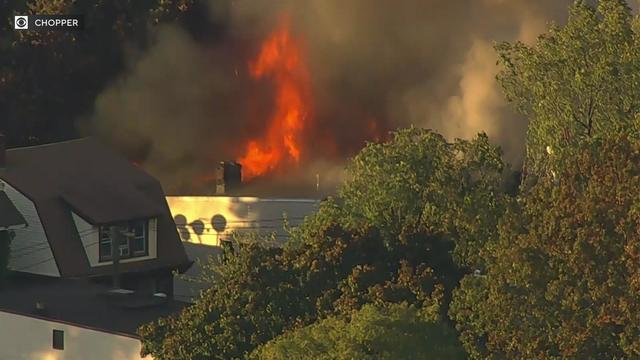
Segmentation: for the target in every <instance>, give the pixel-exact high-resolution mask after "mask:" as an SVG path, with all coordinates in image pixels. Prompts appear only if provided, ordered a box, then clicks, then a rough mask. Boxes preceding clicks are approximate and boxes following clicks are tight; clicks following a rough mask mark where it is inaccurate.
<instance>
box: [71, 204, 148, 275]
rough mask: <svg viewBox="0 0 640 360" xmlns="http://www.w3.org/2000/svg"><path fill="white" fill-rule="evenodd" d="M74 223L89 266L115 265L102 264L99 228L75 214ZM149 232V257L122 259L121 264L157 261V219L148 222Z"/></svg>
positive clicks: (107, 262)
mask: <svg viewBox="0 0 640 360" xmlns="http://www.w3.org/2000/svg"><path fill="white" fill-rule="evenodd" d="M72 215H73V222H74V223H75V224H76V230H77V231H78V234H79V235H80V239H81V240H82V247H83V248H84V251H85V253H86V254H87V259H88V260H89V265H91V267H97V266H105V265H111V264H113V262H112V261H105V262H100V245H99V244H98V241H99V238H100V232H99V227H98V226H94V225H92V224H89V223H88V222H87V221H86V220H84V219H83V218H82V217H81V216H79V215H78V214H76V213H73V214H72ZM148 225H149V227H148V231H149V234H148V236H149V244H148V245H149V249H148V253H149V255H147V256H141V257H136V258H130V259H122V260H120V262H121V263H129V262H134V261H142V260H148V259H155V258H157V257H158V221H157V219H150V220H149V222H148Z"/></svg>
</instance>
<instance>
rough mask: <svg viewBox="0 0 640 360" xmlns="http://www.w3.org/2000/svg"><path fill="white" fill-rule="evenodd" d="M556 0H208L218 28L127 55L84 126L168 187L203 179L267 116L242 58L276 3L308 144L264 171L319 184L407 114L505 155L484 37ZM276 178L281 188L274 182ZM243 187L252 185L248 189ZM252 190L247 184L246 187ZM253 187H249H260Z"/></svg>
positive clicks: (170, 32)
mask: <svg viewBox="0 0 640 360" xmlns="http://www.w3.org/2000/svg"><path fill="white" fill-rule="evenodd" d="M569 3H570V1H569V0H544V1H528V0H449V1H436V0H399V1H377V2H374V1H370V0H350V1H341V0H309V1H299V0H278V1H276V0H235V1H230V2H220V1H215V2H212V4H211V6H210V9H209V10H210V14H209V15H210V17H211V18H212V19H214V21H218V22H220V23H224V24H226V27H225V29H224V36H223V38H222V39H218V40H216V41H212V42H203V41H196V40H194V39H193V38H192V37H191V36H190V35H188V34H187V32H186V31H185V30H183V29H182V28H181V27H179V26H178V25H170V26H164V27H162V28H160V29H159V30H158V31H157V34H156V37H155V43H154V45H153V46H152V47H151V48H150V49H149V50H148V51H146V52H144V53H141V54H136V55H132V56H131V59H130V67H129V69H128V71H127V72H126V73H125V74H124V75H123V76H122V77H121V78H120V79H118V80H117V81H115V82H114V83H113V84H112V85H111V86H109V87H108V89H106V90H105V91H104V93H103V94H101V95H100V96H99V98H98V99H97V101H96V112H95V115H94V117H93V119H92V124H93V126H92V129H91V131H92V132H94V133H97V134H99V135H100V136H102V137H103V138H105V139H107V141H109V142H111V143H113V144H115V145H116V146H117V147H118V148H120V149H122V150H123V152H125V153H126V154H128V155H129V156H131V157H132V158H136V159H138V160H140V161H142V162H143V165H144V166H145V168H147V169H148V170H149V171H150V172H151V173H152V174H154V175H156V176H157V177H159V178H160V180H161V181H162V182H163V184H164V186H165V189H166V190H167V191H168V192H171V193H178V192H182V193H184V192H199V191H201V190H202V189H199V188H198V187H199V186H200V185H202V186H203V188H207V186H209V185H208V183H207V179H208V178H209V177H210V176H211V175H212V174H213V169H214V165H215V163H216V162H217V161H220V160H225V159H235V158H237V157H239V156H240V155H242V153H243V151H244V149H245V148H244V144H245V141H246V140H247V139H248V138H250V137H254V136H257V135H259V134H260V133H261V132H262V131H263V130H264V126H265V122H266V121H267V119H268V118H269V114H270V106H271V103H270V101H271V97H270V94H271V90H270V84H268V83H264V82H258V83H257V82H255V81H253V80H251V79H250V78H249V76H248V73H247V72H248V69H247V61H249V60H250V59H252V58H253V57H254V56H255V54H256V53H257V52H258V45H259V43H260V41H262V40H263V39H264V37H265V36H266V35H267V34H268V33H269V32H270V30H271V29H273V28H274V27H275V26H276V24H277V22H278V21H279V19H280V18H281V16H282V14H289V16H290V18H291V20H292V32H293V34H294V36H296V37H297V38H298V39H300V41H301V43H302V44H303V47H304V49H305V53H306V58H307V61H308V66H309V70H310V72H311V76H312V88H313V95H314V102H315V103H314V109H315V117H314V125H313V129H312V130H310V133H311V134H313V135H312V136H310V139H308V141H309V142H312V143H313V146H310V147H309V149H308V150H307V152H306V154H303V158H304V159H305V162H304V163H305V164H308V166H303V167H301V168H296V169H281V170H280V172H278V173H276V174H274V178H275V179H276V180H275V181H274V182H281V183H287V184H291V183H296V182H300V183H304V184H308V185H309V186H310V187H311V188H315V186H316V185H317V184H316V182H317V177H318V176H317V174H320V173H322V174H320V177H321V179H322V183H323V186H328V185H327V184H331V183H332V182H336V181H338V180H339V179H340V178H341V176H340V171H339V170H336V169H339V168H340V167H341V166H342V165H343V164H344V161H345V159H347V158H348V157H350V156H352V155H353V154H354V153H355V152H357V151H358V149H360V148H361V147H362V146H363V145H364V142H365V141H366V140H369V139H372V138H373V137H374V135H375V134H372V133H371V131H370V123H371V122H372V121H375V123H376V127H377V129H378V131H379V132H385V131H388V130H391V129H394V128H397V127H404V126H408V125H411V124H413V125H416V126H422V127H427V128H433V129H435V130H437V131H440V132H442V133H443V134H444V135H445V136H447V137H449V138H454V137H461V138H469V137H472V136H474V135H475V134H476V133H477V132H479V131H485V132H487V133H488V134H489V136H490V137H491V138H492V139H493V140H494V141H495V142H496V143H497V144H500V145H501V146H502V147H503V149H504V150H505V153H506V156H507V159H508V160H509V161H510V162H512V163H515V164H517V163H518V161H519V159H520V158H521V154H522V151H523V139H524V130H525V128H526V123H525V121H524V120H523V119H521V118H519V117H518V116H516V115H514V114H513V112H512V111H511V110H510V108H509V107H508V106H507V104H505V101H504V100H503V97H502V94H501V92H500V89H499V88H498V86H497V84H496V82H495V75H496V72H497V67H496V56H495V53H494V51H493V48H492V44H493V42H494V41H502V40H508V41H515V40H521V41H524V42H526V43H532V42H533V41H535V39H536V37H537V36H538V35H539V34H540V33H541V32H543V31H544V30H545V29H546V28H547V26H548V23H549V22H551V21H554V22H560V23H561V22H563V21H564V19H565V18H566V15H567V7H568V5H569ZM287 187H289V186H287ZM255 189H264V186H263V187H260V186H256V187H255ZM256 191H258V190H256ZM260 191H261V190H260Z"/></svg>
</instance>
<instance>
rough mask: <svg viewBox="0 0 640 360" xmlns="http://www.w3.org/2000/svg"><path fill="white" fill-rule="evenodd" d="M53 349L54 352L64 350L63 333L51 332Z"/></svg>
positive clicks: (59, 331) (58, 331)
mask: <svg viewBox="0 0 640 360" xmlns="http://www.w3.org/2000/svg"><path fill="white" fill-rule="evenodd" d="M53 348H54V349H56V350H64V331H62V330H53Z"/></svg>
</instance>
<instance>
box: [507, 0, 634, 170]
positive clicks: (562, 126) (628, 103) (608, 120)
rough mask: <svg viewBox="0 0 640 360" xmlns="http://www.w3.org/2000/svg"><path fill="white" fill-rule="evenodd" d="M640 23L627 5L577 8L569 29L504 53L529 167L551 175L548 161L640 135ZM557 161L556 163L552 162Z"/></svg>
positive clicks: (615, 0)
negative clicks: (606, 139)
mask: <svg viewBox="0 0 640 360" xmlns="http://www.w3.org/2000/svg"><path fill="white" fill-rule="evenodd" d="M638 25H640V23H639V22H638V20H637V18H634V17H633V15H632V14H631V9H630V8H629V6H628V5H627V3H626V2H625V1H623V0H601V1H599V3H598V6H597V8H594V7H593V6H591V5H589V4H588V2H586V1H576V2H575V3H574V4H573V5H572V6H571V7H570V9H569V19H568V22H567V24H566V25H565V26H562V27H559V26H556V25H554V26H552V27H551V28H550V29H549V31H548V32H547V33H545V34H543V35H541V36H540V37H539V39H538V41H537V43H536V44H535V45H534V46H527V45H525V44H523V43H520V42H516V43H500V44H498V45H497V46H496V50H497V52H498V55H499V64H500V65H501V71H500V73H499V75H498V81H499V83H500V84H501V85H502V88H503V90H504V93H505V95H506V98H507V100H509V101H511V102H512V103H513V104H514V105H515V106H516V108H517V109H518V110H519V111H520V112H521V113H523V114H524V115H525V116H526V120H527V121H528V122H529V127H528V132H527V159H526V165H527V166H528V171H529V172H531V173H539V172H544V171H546V170H545V169H546V167H545V164H547V163H548V161H547V160H549V159H551V160H561V159H563V158H565V157H569V158H570V157H571V156H572V155H571V152H572V151H573V150H574V149H576V148H578V145H579V144H580V143H582V142H583V141H588V140H589V139H591V138H594V137H600V136H608V135H610V134H619V133H627V134H633V136H634V137H636V138H637V135H638V121H637V120H638V119H637V114H638V111H639V110H640V33H639V32H638V30H639V29H640V28H639V27H638ZM549 155H552V156H549Z"/></svg>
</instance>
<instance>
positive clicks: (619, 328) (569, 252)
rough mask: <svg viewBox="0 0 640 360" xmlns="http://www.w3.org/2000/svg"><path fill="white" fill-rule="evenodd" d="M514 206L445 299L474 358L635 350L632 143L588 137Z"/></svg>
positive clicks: (626, 354) (636, 154)
mask: <svg viewBox="0 0 640 360" xmlns="http://www.w3.org/2000/svg"><path fill="white" fill-rule="evenodd" d="M576 153H577V154H578V155H577V156H576V158H575V159H574V161H572V162H567V163H566V164H565V166H566V167H565V168H563V169H562V170H561V172H560V173H559V174H558V177H557V179H555V180H554V179H553V178H552V177H543V178H541V180H540V181H539V182H538V183H537V184H536V185H535V186H534V187H533V188H532V189H531V191H530V192H529V193H527V194H526V195H524V196H523V198H522V199H521V201H520V204H519V205H518V206H514V208H513V209H511V210H510V211H509V212H508V213H507V215H506V216H505V219H504V221H503V222H502V224H501V226H500V241H499V242H498V243H496V244H495V246H491V249H490V250H491V253H492V255H491V259H489V260H488V261H487V263H488V264H489V266H488V268H487V272H486V274H484V275H481V276H468V277H466V278H465V279H464V280H463V281H462V283H461V286H460V289H459V290H456V292H455V296H454V302H453V304H452V307H451V310H450V312H451V314H452V317H453V319H454V320H455V321H456V322H457V324H458V327H459V330H460V331H461V332H462V341H463V343H464V344H465V347H466V348H467V350H469V352H470V353H471V354H473V355H474V357H475V358H485V357H490V358H529V359H533V358H575V359H614V358H618V359H620V358H637V357H639V356H640V317H639V315H638V314H640V312H639V311H640V300H639V299H638V291H639V290H640V287H639V286H640V261H639V260H640V236H639V235H640V145H639V144H638V142H637V141H635V140H632V139H630V138H629V137H625V136H622V137H616V138H612V139H607V140H602V141H600V140H598V141H593V142H589V143H588V144H585V145H583V146H582V147H581V149H580V150H579V151H576Z"/></svg>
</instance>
